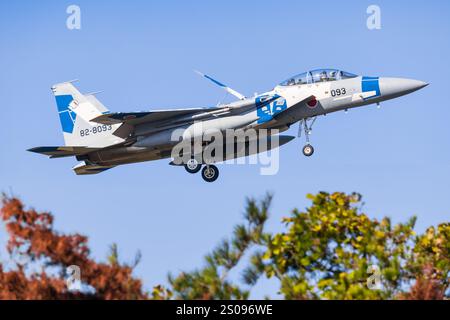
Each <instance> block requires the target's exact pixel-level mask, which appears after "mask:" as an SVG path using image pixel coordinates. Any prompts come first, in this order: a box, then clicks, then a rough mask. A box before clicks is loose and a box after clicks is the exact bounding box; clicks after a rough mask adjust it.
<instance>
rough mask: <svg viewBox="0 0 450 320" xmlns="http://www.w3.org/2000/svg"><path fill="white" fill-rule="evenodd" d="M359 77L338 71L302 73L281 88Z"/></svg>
mask: <svg viewBox="0 0 450 320" xmlns="http://www.w3.org/2000/svg"><path fill="white" fill-rule="evenodd" d="M356 77H357V75H355V74H352V73H349V72H345V71H341V70H336V69H317V70H312V71H308V72H304V73H300V74H298V75H296V76H293V77H291V78H289V79H287V80H285V81H283V82H282V83H280V86H294V85H300V84H308V83H317V82H327V81H336V80H343V79H350V78H356Z"/></svg>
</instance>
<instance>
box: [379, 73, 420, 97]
mask: <svg viewBox="0 0 450 320" xmlns="http://www.w3.org/2000/svg"><path fill="white" fill-rule="evenodd" d="M427 85H428V83H426V82H423V81H419V80H414V79H403V78H380V93H381V95H382V96H383V98H395V97H399V96H403V95H405V94H408V93H411V92H414V91H416V90H419V89H422V88H424V87H426V86H427Z"/></svg>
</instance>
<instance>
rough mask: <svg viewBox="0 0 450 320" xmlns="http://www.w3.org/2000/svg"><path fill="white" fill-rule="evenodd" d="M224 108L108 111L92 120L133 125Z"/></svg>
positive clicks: (102, 122)
mask: <svg viewBox="0 0 450 320" xmlns="http://www.w3.org/2000/svg"><path fill="white" fill-rule="evenodd" d="M221 109H223V108H189V109H172V110H170V109H168V110H154V111H144V112H117V113H106V114H102V115H101V116H98V117H96V118H94V119H91V120H90V121H93V122H97V123H101V124H108V125H109V124H111V125H112V124H117V123H126V124H129V125H132V126H136V125H138V124H142V123H147V122H161V121H164V120H169V119H172V118H179V117H182V116H190V115H194V114H196V113H202V112H211V111H217V110H221Z"/></svg>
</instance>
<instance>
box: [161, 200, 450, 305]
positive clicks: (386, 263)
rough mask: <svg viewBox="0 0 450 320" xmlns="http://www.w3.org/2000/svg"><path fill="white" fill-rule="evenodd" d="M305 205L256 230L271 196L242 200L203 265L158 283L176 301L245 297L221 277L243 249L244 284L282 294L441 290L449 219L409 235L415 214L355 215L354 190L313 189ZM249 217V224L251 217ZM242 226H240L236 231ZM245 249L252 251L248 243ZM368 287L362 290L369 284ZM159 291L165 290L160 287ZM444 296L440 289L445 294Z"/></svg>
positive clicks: (432, 295)
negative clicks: (240, 210)
mask: <svg viewBox="0 0 450 320" xmlns="http://www.w3.org/2000/svg"><path fill="white" fill-rule="evenodd" d="M308 198H309V199H310V200H311V201H312V205H311V206H309V207H308V208H306V210H305V211H304V212H301V211H299V210H297V209H295V210H293V212H292V214H291V215H290V216H289V217H287V218H284V219H283V222H284V223H285V225H286V230H285V231H284V232H281V233H276V234H270V233H267V232H265V231H264V223H265V222H266V221H267V218H268V212H269V206H270V202H271V199H272V196H271V195H268V196H266V198H264V199H263V200H262V201H260V202H259V203H258V202H257V201H256V200H254V199H248V200H247V205H246V210H245V214H244V218H245V221H246V223H247V227H245V228H244V227H243V226H242V225H239V226H236V227H235V231H234V234H233V237H232V239H231V240H228V241H224V242H223V243H222V244H221V245H220V246H219V247H218V248H216V249H215V250H214V251H213V252H212V254H210V255H208V256H206V258H205V260H206V263H205V267H204V268H202V269H200V270H195V271H193V272H188V273H186V272H182V273H181V274H180V275H178V276H177V277H175V278H174V277H173V276H170V277H169V282H170V284H171V287H170V288H169V289H165V290H167V291H168V292H170V296H167V295H166V296H165V297H164V296H161V298H170V297H175V298H179V299H186V298H189V299H223V298H226V299H230V298H234V299H242V298H243V299H246V298H248V295H249V291H248V290H243V289H242V285H241V284H240V283H233V284H231V283H230V282H229V280H227V278H226V276H227V274H228V273H229V272H230V271H231V269H233V268H236V266H237V265H238V264H239V262H240V261H242V260H243V257H244V253H245V252H250V253H251V257H250V263H249V264H248V266H247V267H246V268H245V269H244V271H243V274H242V279H243V282H244V283H245V284H247V285H249V286H250V287H251V286H253V285H255V284H256V282H257V281H258V279H259V278H260V277H261V276H263V275H264V276H267V277H269V278H271V277H276V278H277V279H278V280H279V283H280V291H279V292H280V293H281V294H282V295H283V296H284V298H286V299H397V298H398V299H442V298H443V297H444V296H445V292H447V291H448V286H449V284H448V279H449V275H450V268H449V262H450V259H449V252H450V250H449V245H450V241H449V236H450V232H449V223H443V224H441V225H439V226H438V227H437V230H435V228H434V227H430V228H429V229H428V230H427V231H426V232H425V233H424V234H423V235H418V236H416V235H415V233H414V231H413V229H414V225H415V222H416V218H415V217H412V218H411V219H409V221H407V222H406V223H399V224H396V225H393V224H392V223H391V220H390V219H389V218H387V217H385V218H383V219H382V220H381V221H378V220H377V219H371V218H369V217H368V216H367V215H366V214H364V213H362V212H361V211H362V202H361V196H360V195H359V194H350V195H347V194H345V193H339V192H336V193H333V194H329V193H326V192H320V193H318V194H317V195H308ZM255 221H256V222H255ZM244 230H247V231H244ZM252 248H253V249H252ZM369 286H370V288H369ZM167 291H166V292H167ZM447 296H448V294H447Z"/></svg>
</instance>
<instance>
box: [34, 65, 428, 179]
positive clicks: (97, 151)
mask: <svg viewBox="0 0 450 320" xmlns="http://www.w3.org/2000/svg"><path fill="white" fill-rule="evenodd" d="M201 75H202V76H203V77H205V78H207V79H208V80H211V81H212V82H214V83H215V84H217V85H218V86H220V87H222V88H223V89H225V90H226V91H227V92H228V93H230V94H232V95H234V96H236V97H237V98H238V99H239V100H237V101H235V102H231V103H227V104H221V105H218V106H216V107H212V108H190V109H169V110H154V111H145V112H124V113H111V112H109V111H108V110H107V109H106V108H105V107H104V106H103V104H101V103H100V101H98V100H97V99H96V97H95V95H94V94H87V95H83V94H81V93H80V92H79V91H78V90H77V89H76V88H75V87H74V86H73V84H72V83H71V82H64V83H59V84H56V85H54V86H53V87H52V91H53V93H54V95H55V98H56V105H57V108H58V113H59V117H60V121H61V126H62V130H63V134H64V140H65V146H63V147H37V148H32V149H30V150H29V151H32V152H37V153H41V154H44V155H47V156H50V158H58V157H68V156H75V157H76V159H77V160H78V161H81V162H80V163H79V164H78V165H76V166H75V167H74V168H73V170H74V171H75V173H76V174H96V173H100V172H103V171H105V170H107V169H110V168H113V167H115V166H118V165H122V164H128V163H135V162H142V161H151V160H157V159H164V158H170V157H172V153H171V151H172V149H173V148H174V146H175V145H176V144H177V143H178V142H179V141H173V138H172V134H173V132H174V130H180V129H181V130H183V132H185V133H186V135H184V134H183V135H182V138H181V140H183V138H185V137H186V139H194V138H195V135H203V134H204V133H205V131H207V130H211V129H213V130H217V131H219V132H225V131H226V130H229V129H243V130H248V129H254V130H256V132H259V131H261V129H269V132H270V130H273V129H277V130H276V132H282V131H285V130H287V129H288V128H289V127H290V126H291V125H293V124H295V123H296V122H299V123H300V125H299V135H300V133H301V132H302V131H303V130H304V132H305V136H306V145H305V146H304V147H303V154H304V155H305V156H308V157H309V156H311V155H312V154H313V152H314V148H313V147H312V146H311V145H310V144H309V134H310V129H311V125H312V124H313V123H314V121H315V119H316V117H317V116H319V115H325V114H327V113H331V112H335V111H340V110H347V109H350V108H354V107H360V106H365V105H369V104H374V103H377V104H378V103H380V102H381V101H384V100H388V99H393V98H396V97H399V96H402V95H405V94H408V93H411V92H413V91H416V90H419V89H421V88H423V87H425V86H426V85H427V83H425V82H422V81H418V80H411V79H402V78H384V77H366V76H357V75H354V74H351V73H348V72H345V71H342V70H336V69H319V70H313V71H309V72H305V73H301V74H299V75H296V76H294V77H291V78H289V79H287V80H286V81H283V82H281V83H280V84H279V85H277V86H276V87H275V88H274V89H273V90H271V91H268V92H265V93H263V94H260V95H255V96H254V97H252V98H247V97H245V96H244V95H242V94H240V93H238V92H237V91H235V90H233V89H231V88H229V87H227V86H226V85H224V84H222V83H220V82H218V81H217V80H214V79H213V78H211V77H209V76H208V75H205V74H201ZM199 128H200V130H198V129H199ZM195 132H196V133H195ZM277 138H278V141H279V142H278V145H283V144H285V143H287V142H289V141H291V140H292V139H293V138H294V137H293V136H286V135H278V136H277ZM270 139H271V136H270V133H269V135H268V136H267V140H270ZM201 148H204V145H203V146H202V147H201ZM270 148H272V147H271V146H269V147H268V149H270ZM233 150H234V149H233ZM257 152H259V149H258V150H257V151H256V153H257ZM245 155H248V152H247V153H246V154H245ZM236 156H237V154H236V153H235V151H233V152H232V154H225V155H224V159H225V160H226V159H233V158H235V157H236ZM198 159H199V158H198V157H197V156H194V155H193V154H192V155H189V156H188V160H187V161H185V163H182V165H184V167H185V168H186V170H187V171H188V172H190V173H196V172H198V171H200V170H201V168H202V166H203V170H202V177H203V179H204V180H205V181H208V182H212V181H215V180H216V179H217V177H218V175H219V170H218V169H217V167H216V166H214V165H213V164H212V163H211V162H205V161H203V160H201V159H203V158H201V157H200V160H198ZM172 163H173V162H172Z"/></svg>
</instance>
